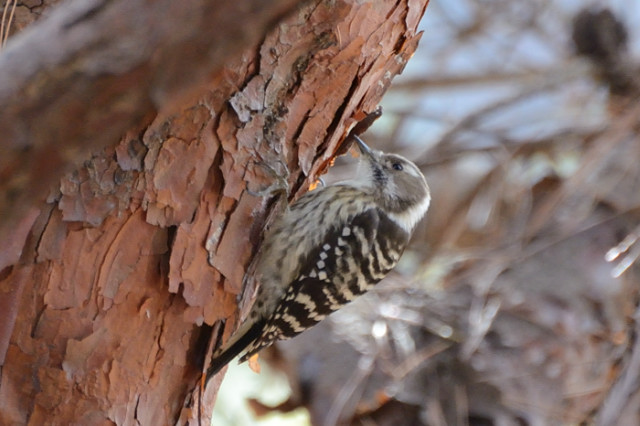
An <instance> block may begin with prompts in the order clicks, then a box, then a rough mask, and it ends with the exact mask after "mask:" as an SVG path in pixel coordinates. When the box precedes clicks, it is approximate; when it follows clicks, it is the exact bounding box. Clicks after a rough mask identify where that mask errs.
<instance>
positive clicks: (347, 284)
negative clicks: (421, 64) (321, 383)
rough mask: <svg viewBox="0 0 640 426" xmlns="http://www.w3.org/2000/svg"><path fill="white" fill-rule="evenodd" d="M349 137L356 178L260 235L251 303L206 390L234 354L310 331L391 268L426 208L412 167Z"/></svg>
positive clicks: (303, 200)
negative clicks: (355, 160) (357, 156)
mask: <svg viewBox="0 0 640 426" xmlns="http://www.w3.org/2000/svg"><path fill="white" fill-rule="evenodd" d="M354 139H355V141H356V144H357V146H358V148H359V151H360V152H361V155H360V161H359V165H358V173H357V175H356V176H355V177H354V178H352V179H349V180H346V181H342V182H338V183H336V184H333V185H329V186H325V187H321V188H317V189H315V190H312V191H309V192H307V193H306V194H304V195H303V196H302V197H300V198H299V199H298V200H297V201H295V202H294V203H292V204H291V206H289V208H288V209H287V210H286V211H285V212H284V213H283V214H282V215H281V216H280V217H278V218H277V219H276V220H275V222H274V224H273V225H272V226H271V227H270V229H269V230H268V231H267V232H266V233H265V237H264V240H263V244H262V247H261V250H260V252H259V253H258V256H259V257H258V259H257V263H256V269H255V274H256V275H255V276H256V279H257V280H258V284H259V288H258V291H257V296H256V298H255V302H254V303H253V305H252V307H251V309H250V311H249V314H248V315H247V318H246V320H245V321H244V323H243V324H241V326H240V327H239V329H238V330H237V331H236V332H235V333H234V334H233V335H232V336H231V338H230V339H229V340H228V341H227V342H226V343H224V344H223V345H222V346H220V348H218V349H217V350H215V351H214V352H213V354H212V356H211V362H210V363H209V366H208V368H207V369H206V373H205V378H204V383H205V385H206V383H208V381H209V380H210V379H211V378H212V377H213V376H215V375H216V374H217V373H218V372H219V371H220V370H221V369H222V368H223V367H224V366H225V365H227V364H228V363H229V362H230V361H231V360H233V359H234V358H235V357H236V356H237V355H239V354H241V353H243V352H244V353H243V355H242V356H241V357H240V362H244V361H246V360H247V359H249V358H250V357H251V356H252V355H254V354H256V353H257V352H259V351H260V350H262V349H263V348H266V347H268V346H270V345H272V344H273V343H274V342H276V341H278V340H286V339H290V338H292V337H294V336H296V335H297V334H299V333H301V332H303V331H305V330H306V329H308V328H310V327H312V326H314V325H315V324H317V323H318V322H319V321H321V320H323V319H324V318H326V317H327V316H328V315H329V314H330V313H332V312H334V311H336V310H337V309H339V308H341V307H342V306H344V305H346V304H347V303H349V302H351V301H353V300H354V299H355V298H356V297H358V296H359V295H361V294H363V293H365V292H366V291H368V290H370V289H371V288H372V287H373V286H374V285H375V284H376V283H377V282H379V281H380V280H381V279H382V278H384V277H385V276H386V275H387V273H388V272H389V271H390V270H391V269H393V268H394V267H395V266H396V264H397V263H398V260H399V259H400V256H401V255H402V253H403V251H404V250H405V248H406V247H407V245H408V243H409V239H410V238H411V235H412V233H413V231H414V230H415V228H416V225H417V224H418V222H420V220H421V219H422V218H423V217H424V216H425V215H426V213H427V210H428V209H429V205H430V202H431V194H430V190H429V186H428V184H427V181H426V179H425V177H424V175H423V174H422V172H421V171H420V169H419V168H418V167H417V166H416V165H415V164H414V163H413V162H411V161H409V160H407V159H406V158H404V157H402V156H400V155H397V154H393V153H384V152H382V151H378V150H374V149H371V148H369V147H368V146H367V145H366V144H365V143H364V141H362V139H361V138H360V137H358V136H354Z"/></svg>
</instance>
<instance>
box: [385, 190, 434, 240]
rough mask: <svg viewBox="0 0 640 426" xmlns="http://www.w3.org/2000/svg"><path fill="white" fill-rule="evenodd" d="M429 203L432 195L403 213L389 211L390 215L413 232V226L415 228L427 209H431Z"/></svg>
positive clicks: (397, 222)
mask: <svg viewBox="0 0 640 426" xmlns="http://www.w3.org/2000/svg"><path fill="white" fill-rule="evenodd" d="M429 203H431V196H430V195H427V196H426V197H425V199H424V200H422V201H421V202H420V203H418V204H416V205H415V206H413V207H411V208H410V209H407V210H406V211H404V212H402V213H388V215H389V218H390V219H391V220H393V221H394V222H395V223H396V224H398V226H400V227H401V228H402V229H404V230H405V231H407V233H409V234H411V233H412V232H413V228H415V226H416V225H417V224H418V222H420V219H422V218H423V217H424V215H425V214H426V213H427V210H429Z"/></svg>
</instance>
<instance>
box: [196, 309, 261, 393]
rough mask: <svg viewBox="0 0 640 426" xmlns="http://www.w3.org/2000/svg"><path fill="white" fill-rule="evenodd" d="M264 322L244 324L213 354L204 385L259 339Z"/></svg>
mask: <svg viewBox="0 0 640 426" xmlns="http://www.w3.org/2000/svg"><path fill="white" fill-rule="evenodd" d="M264 323H265V320H259V321H258V322H255V323H250V322H246V323H244V324H243V325H242V326H240V328H239V329H238V330H237V331H236V332H235V333H234V334H233V336H231V339H229V341H228V342H227V343H225V344H224V345H223V346H221V347H220V348H219V349H217V350H216V351H215V352H214V353H213V357H212V359H211V363H210V364H209V367H208V368H207V373H206V377H205V385H206V383H208V382H209V380H210V379H211V378H212V377H213V376H215V375H216V374H217V373H218V372H219V371H220V370H222V368H223V367H224V366H225V365H227V364H228V363H229V362H231V360H232V359H234V358H235V357H236V356H237V355H239V354H240V352H242V351H243V350H244V349H246V348H247V347H248V346H249V345H251V343H253V342H254V341H255V340H256V339H258V338H259V337H260V335H261V334H262V329H263V327H264Z"/></svg>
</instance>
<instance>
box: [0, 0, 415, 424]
mask: <svg viewBox="0 0 640 426" xmlns="http://www.w3.org/2000/svg"><path fill="white" fill-rule="evenodd" d="M90 3H91V4H90V6H87V5H88V4H89V3H87V2H84V3H83V6H82V7H85V8H86V7H90V8H89V9H83V10H84V12H82V13H81V12H80V11H78V6H77V5H76V6H73V7H72V6H71V5H68V6H64V7H66V8H68V9H66V10H64V9H61V10H60V11H58V12H57V14H54V15H55V16H57V18H56V17H54V16H53V15H52V18H51V19H52V20H53V23H52V22H51V20H42V21H40V22H37V23H35V24H34V25H33V27H32V30H31V31H30V32H29V34H27V32H28V31H29V30H26V31H25V32H24V33H23V34H22V35H20V36H18V37H21V38H20V39H18V38H16V40H15V44H14V45H13V47H8V48H7V50H6V51H4V52H2V54H1V55H0V73H2V74H3V75H5V74H4V72H3V70H9V71H10V70H15V72H13V73H9V74H7V75H11V76H12V78H14V82H18V85H17V86H16V89H15V90H13V89H12V90H10V88H9V87H8V86H4V87H3V84H4V83H2V82H0V106H2V108H3V110H4V111H6V114H3V116H2V118H0V130H1V131H2V133H1V134H3V135H4V134H8V135H12V137H11V138H9V137H7V138H4V137H3V144H4V146H6V147H8V150H9V151H8V152H9V155H8V156H6V157H5V156H3V158H2V160H0V175H1V177H2V179H0V180H2V181H3V182H4V184H3V185H2V186H0V190H2V191H3V192H2V197H0V199H1V200H2V204H1V205H0V210H1V211H2V217H3V220H2V224H3V225H6V224H11V228H10V229H11V232H10V233H8V232H7V235H9V236H8V237H6V238H5V240H6V241H8V244H7V245H6V246H5V247H7V249H5V250H3V253H2V257H0V261H2V262H3V263H2V268H0V270H1V273H0V291H2V297H1V298H0V307H5V306H7V309H9V310H12V311H13V312H14V316H13V319H12V318H11V317H9V318H4V319H3V321H4V322H3V323H2V324H1V325H2V326H3V327H4V328H2V327H0V331H2V330H4V331H5V335H7V334H11V337H10V340H8V339H7V340H6V341H7V342H8V345H5V346H4V347H3V346H0V360H2V359H3V358H4V362H3V363H2V370H1V372H2V376H1V379H0V423H2V424H25V423H30V424H41V423H44V422H46V421H52V419H55V422H56V423H61V424H64V423H75V424H98V423H104V422H114V423H116V424H133V423H135V422H139V423H140V424H169V423H187V422H189V421H193V419H194V416H195V414H196V410H195V409H196V407H197V405H196V404H197V398H198V394H199V392H198V389H197V382H198V379H199V375H200V372H201V370H202V367H203V362H204V358H205V356H206V352H207V351H208V349H209V347H210V346H211V344H212V342H211V341H210V340H211V339H212V338H214V339H215V334H214V335H213V336H212V333H211V330H212V329H211V327H210V326H213V325H214V324H216V323H217V322H218V321H221V320H225V321H226V322H227V326H226V327H225V333H226V335H228V334H229V333H230V332H231V330H232V329H233V325H234V324H236V323H237V321H238V309H239V308H242V307H246V305H248V304H247V303H246V302H247V301H248V300H249V299H250V298H251V294H252V290H253V285H252V284H251V283H249V285H247V283H246V282H245V279H244V277H245V275H246V270H247V268H248V267H249V265H250V263H251V259H252V258H253V256H254V254H255V252H256V250H257V249H258V247H259V242H260V236H261V234H262V230H263V228H264V226H265V224H266V223H268V222H269V220H270V218H271V217H272V216H273V215H275V214H277V212H278V208H277V206H278V205H282V204H283V203H284V202H285V201H286V200H282V199H281V198H282V197H278V196H273V197H264V198H262V197H258V196H255V195H252V194H251V193H250V192H248V191H247V188H251V189H252V190H254V191H258V190H260V189H264V188H267V187H269V186H274V185H276V186H277V185H278V184H279V180H280V179H279V178H278V177H277V176H276V175H279V176H281V177H282V178H284V180H286V181H287V184H288V186H289V188H290V196H291V198H295V197H296V196H298V195H299V194H301V193H303V192H304V191H305V190H306V188H307V186H308V184H309V183H310V182H311V181H313V180H315V178H316V177H317V176H318V175H320V174H321V173H322V172H323V171H324V170H325V169H326V168H327V167H328V165H329V163H330V161H331V159H332V158H333V157H334V156H335V154H336V153H337V152H338V150H339V149H340V144H341V142H342V140H343V138H344V136H345V135H346V134H347V132H348V130H349V129H350V128H351V127H352V126H353V124H354V123H355V119H354V118H353V117H355V116H356V115H357V114H359V113H360V112H361V111H373V110H374V109H375V107H376V105H377V104H378V102H379V100H380V98H381V96H382V95H383V94H384V92H385V90H386V88H387V87H388V85H389V84H390V82H391V78H392V77H393V76H395V75H396V74H398V73H399V72H401V70H402V69H403V67H404V65H405V64H406V61H407V60H408V59H409V57H410V56H411V55H412V53H413V51H414V50H415V48H416V46H417V43H418V40H419V38H420V35H419V34H417V33H416V27H417V24H418V21H419V19H420V18H421V16H422V14H423V13H424V10H425V7H426V3H427V1H426V0H404V1H399V2H395V3H392V2H383V1H375V2H362V4H360V3H361V2H355V1H354V2H351V1H335V2H320V1H319V2H316V3H313V4H310V5H308V6H305V7H303V8H302V9H300V10H299V11H297V12H296V13H294V14H291V15H290V16H288V17H286V18H281V16H283V14H284V11H286V10H288V9H289V8H290V7H291V5H292V4H294V3H295V2H293V1H288V2H286V1H280V2H277V4H278V5H279V6H278V7H277V8H276V9H275V12H274V9H272V8H274V7H275V6H274V5H275V4H276V2H262V1H253V2H251V1H244V2H243V1H238V0H236V1H234V2H226V3H224V2H222V3H221V2H211V3H207V2H204V3H203V4H201V3H200V2H189V3H193V8H192V9H189V8H188V7H187V6H186V5H185V4H184V2H163V1H157V2H155V4H153V5H148V9H149V10H145V11H142V10H134V9H126V8H135V7H142V5H143V4H144V5H147V4H148V2H132V1H129V2H122V1H116V0H113V1H111V2H109V1H106V0H105V1H97V0H96V1H93V2H90ZM263 3H264V4H265V5H268V7H264V6H263ZM178 4H180V7H177V5H178ZM205 4H206V5H205ZM213 5H215V7H214V6H213ZM74 7H75V8H76V9H75V11H74ZM156 7H158V8H159V9H161V8H162V7H164V8H165V9H164V11H163V12H162V13H160V12H158V13H159V14H156V15H154V14H153V13H154V12H153V11H154V10H155V8H156ZM221 7H222V8H223V11H225V13H226V17H222V18H225V19H223V20H225V22H224V25H225V26H224V27H220V28H227V29H229V31H228V32H227V31H221V30H220V29H219V28H216V26H215V23H216V22H218V23H220V22H221V21H220V19H221V16H220V15H219V14H216V13H215V11H213V10H209V8H213V9H216V8H221ZM122 8H125V9H126V11H125V9H122ZM225 8H226V9H225ZM267 9H269V11H267ZM115 11H119V13H125V15H128V14H135V13H138V15H137V16H135V17H134V16H119V17H118V18H119V19H124V21H117V20H116V21H117V22H119V23H118V27H114V26H113V25H115V24H114V22H116V21H113V22H112V21H109V19H108V16H110V15H111V14H113V13H115ZM123 11H125V12H123ZM88 12H91V13H88ZM134 12H135V13H134ZM144 13H147V14H146V15H145V14H144ZM74 14H76V15H75V17H72V16H74ZM140 14H142V15H140ZM194 15H197V16H194ZM172 17H173V19H170V18H172ZM143 18H144V19H146V18H148V19H149V20H148V21H146V20H145V21H144V22H145V23H147V22H150V23H152V24H150V25H151V29H149V28H147V29H146V30H143V29H141V28H140V25H138V24H139V22H138V24H136V22H135V20H136V19H143ZM187 18H189V19H187ZM181 19H183V20H181ZM216 19H217V21H216ZM84 20H87V22H85V21H84ZM131 20H133V21H131ZM276 20H279V21H277V24H275V25H272V24H271V23H272V22H276ZM56 22H57V23H58V24H59V25H61V27H57V28H58V30H59V29H60V28H66V30H68V31H73V30H74V29H79V28H82V29H83V31H84V32H86V37H85V39H86V40H87V41H93V43H88V44H86V45H84V46H82V48H79V47H78V46H77V44H76V43H75V42H77V40H76V39H75V38H73V37H66V38H65V37H61V36H60V33H56V32H55V31H54V30H53V29H52V28H54V27H55V25H54V24H55V23H56ZM194 22H195V23H196V24H197V25H196V24H194ZM192 24H193V25H192ZM245 24H246V25H245ZM109 25H111V26H109ZM129 25H131V26H137V28H136V31H132V32H128V31H127V30H128V29H129V28H127V27H128V26H129ZM176 25H177V27H175V26H176ZM220 25H222V24H220ZM174 27H175V28H174ZM231 27H233V28H231ZM236 27H237V28H236ZM269 28H270V29H269ZM163 29H173V30H174V31H176V33H175V34H170V35H169V34H165V33H163V32H162V30H163ZM47 31H54V32H53V33H48V32H47ZM243 31H244V32H243ZM147 33H152V34H153V35H152V36H150V37H149V38H150V39H153V40H154V41H155V42H158V43H159V45H158V46H151V47H150V46H148V45H143V48H141V49H137V48H132V47H131V45H129V44H128V43H127V40H129V42H132V40H136V44H137V45H138V44H139V43H140V40H141V39H140V37H144V36H145V35H147ZM47 34H48V35H49V37H51V34H54V35H57V36H58V37H57V40H55V42H56V43H57V44H56V46H57V47H56V50H55V52H53V53H51V52H50V54H49V55H48V56H46V57H44V58H42V57H40V59H42V61H41V62H38V58H37V56H38V55H36V53H37V52H38V50H33V49H31V50H30V49H29V48H28V47H29V46H30V44H29V43H39V42H45V41H46V40H45V39H46V36H47ZM63 34H66V33H63ZM163 34H164V35H165V36H166V38H162V35H163ZM74 40H75V42H73V43H72V41H74ZM258 40H261V41H260V44H259V45H258V44H257V42H258ZM96 41H101V43H107V46H106V47H105V46H104V45H103V46H101V43H97V42H96ZM96 43H97V44H96ZM162 43H166V45H163V44H162ZM16 46H18V47H16ZM98 46H101V47H98ZM32 47H33V46H32ZM138 47H139V46H138ZM34 49H35V47H34ZM140 52H144V53H145V54H146V55H147V56H144V57H143V58H141V57H135V58H132V57H128V56H127V54H129V53H131V54H136V55H138V54H140ZM119 54H122V56H119ZM30 55H32V56H33V57H32V56H30ZM45 59H46V60H49V61H53V64H54V65H55V66H47V67H45V66H44V65H45ZM56 59H57V60H58V61H59V62H56V61H55V60H56ZM21 61H22V62H21ZM20 64H29V66H28V67H26V68H25V66H24V65H20ZM185 64H187V65H185ZM56 66H58V67H59V68H56ZM222 66H224V68H221V67H222ZM78 67H79V68H78ZM19 70H22V72H23V73H22V74H19V73H18V72H17V71H19ZM78 70H81V71H86V74H83V73H82V72H80V73H79V75H74V72H78ZM25 71H28V72H25ZM72 76H74V78H71V77H72ZM14 84H15V83H14ZM195 87H197V88H198V90H197V91H194V88H195ZM186 92H188V93H189V96H184V94H185V93H186ZM18 93H22V94H25V93H28V94H29V96H28V97H27V98H24V99H22V98H20V99H19V98H18V96H17V94H18ZM196 95H197V96H196ZM52 99H53V101H52ZM47 101H48V102H47ZM156 111H162V112H161V113H159V114H158V113H156ZM127 129H129V130H127ZM122 135H124V136H122ZM118 138H121V139H120V140H119V142H117V143H115V141H116V140H117V139H118ZM7 141H10V142H7ZM88 141H91V142H90V143H89V142H88ZM58 148H60V149H58ZM90 152H93V153H94V154H93V156H91V158H89V159H86V158H87V157H86V156H87V154H88V153H90ZM78 158H82V159H84V160H85V161H84V164H83V165H82V166H81V167H77V168H75V170H72V171H70V172H68V173H67V174H64V175H63V173H64V172H65V168H66V167H68V165H69V164H72V163H74V162H75V161H76V160H77V159H78ZM36 181H37V182H40V184H39V185H38V184H34V182H36ZM56 181H59V184H58V185H56V188H57V189H56V190H55V191H53V192H52V193H51V194H50V196H49V198H48V200H47V202H46V203H45V202H38V201H37V200H38V196H39V195H41V194H43V191H45V190H46V189H47V186H48V185H49V184H50V183H51V182H56ZM25 182H27V183H26V184H25ZM23 185H26V186H23ZM26 187H29V188H30V189H31V190H30V191H24V188H26ZM16 188H18V189H19V190H18V191H17V192H18V193H21V195H20V197H19V200H18V201H16V200H17V198H16V199H14V198H12V197H13V196H14V195H11V194H15V190H16ZM12 190H13V191H14V192H12ZM25 212H28V213H27V214H25ZM17 218H20V221H19V223H18V221H17ZM15 224H18V225H19V226H18V225H15ZM6 229H7V228H5V231H6ZM8 248H11V250H9V249H8ZM245 287H247V288H245ZM239 298H240V299H241V301H242V303H240V304H239V303H238V301H237V300H238V299H239ZM205 325H206V326H205ZM226 335H225V336H226ZM0 337H2V336H0ZM1 344H2V339H1V338H0V345H1ZM218 386H219V383H218V382H215V381H212V383H211V384H210V385H209V389H207V392H206V393H205V407H204V410H203V411H204V417H205V419H207V418H208V417H209V415H210V409H211V406H212V403H213V401H214V398H215V393H216V391H217V388H218Z"/></svg>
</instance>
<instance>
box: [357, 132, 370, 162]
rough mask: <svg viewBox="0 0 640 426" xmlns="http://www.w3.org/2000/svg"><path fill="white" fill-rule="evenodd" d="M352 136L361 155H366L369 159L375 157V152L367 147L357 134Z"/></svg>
mask: <svg viewBox="0 0 640 426" xmlns="http://www.w3.org/2000/svg"><path fill="white" fill-rule="evenodd" d="M353 138H354V139H355V140H356V143H357V144H358V149H359V150H360V153H361V154H362V155H364V156H366V157H368V158H369V159H374V158H375V154H374V152H373V150H372V149H371V148H369V147H368V146H367V144H366V143H364V141H363V140H362V139H360V137H359V136H357V135H353Z"/></svg>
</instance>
